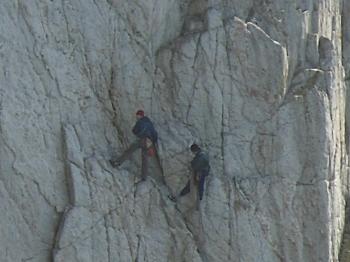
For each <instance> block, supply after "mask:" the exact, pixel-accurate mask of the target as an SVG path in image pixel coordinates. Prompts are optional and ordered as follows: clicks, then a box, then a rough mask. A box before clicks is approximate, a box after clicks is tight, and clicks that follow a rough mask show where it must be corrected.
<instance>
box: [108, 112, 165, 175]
mask: <svg viewBox="0 0 350 262" xmlns="http://www.w3.org/2000/svg"><path fill="white" fill-rule="evenodd" d="M136 118H137V121H136V124H135V126H134V127H133V129H132V132H133V133H134V135H135V136H137V140H136V141H135V142H134V143H132V144H131V145H130V146H129V148H128V149H127V150H125V152H124V153H123V154H122V155H121V156H120V157H117V158H115V159H111V160H110V163H111V165H112V166H113V167H118V166H120V165H121V164H122V163H123V162H124V161H125V160H127V159H128V158H129V157H130V156H131V154H132V153H134V152H135V151H136V150H137V149H139V148H141V158H142V166H141V177H142V180H143V181H144V180H146V177H147V175H148V158H149V157H150V156H154V155H155V154H156V144H157V141H158V133H157V131H156V130H155V128H154V125H153V123H152V121H151V120H150V119H149V118H148V117H147V116H145V112H144V111H143V110H138V111H137V112H136Z"/></svg>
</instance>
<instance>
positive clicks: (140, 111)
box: [136, 110, 145, 116]
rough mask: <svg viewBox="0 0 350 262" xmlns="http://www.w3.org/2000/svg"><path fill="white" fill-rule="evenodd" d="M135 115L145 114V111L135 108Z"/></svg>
mask: <svg viewBox="0 0 350 262" xmlns="http://www.w3.org/2000/svg"><path fill="white" fill-rule="evenodd" d="M136 115H137V116H145V112H144V111H143V110H137V112H136Z"/></svg>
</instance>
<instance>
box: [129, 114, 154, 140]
mask: <svg viewBox="0 0 350 262" xmlns="http://www.w3.org/2000/svg"><path fill="white" fill-rule="evenodd" d="M132 132H133V133H134V135H136V136H137V137H138V138H149V139H151V140H152V142H153V143H157V140H158V133H157V131H156V130H155V129H154V126H153V123H152V121H151V120H150V119H149V118H148V117H147V116H144V117H142V118H140V119H139V120H137V122H136V124H135V126H134V127H133V129H132Z"/></svg>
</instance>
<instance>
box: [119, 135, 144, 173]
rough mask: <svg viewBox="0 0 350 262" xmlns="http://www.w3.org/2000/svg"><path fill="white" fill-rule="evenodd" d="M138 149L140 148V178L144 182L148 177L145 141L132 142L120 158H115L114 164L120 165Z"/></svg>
mask: <svg viewBox="0 0 350 262" xmlns="http://www.w3.org/2000/svg"><path fill="white" fill-rule="evenodd" d="M139 148H141V159H142V164H141V177H142V179H143V180H145V179H146V177H147V175H148V154H147V148H146V141H145V139H139V140H136V141H135V142H133V143H132V144H131V145H130V146H129V148H128V149H127V150H125V151H124V153H123V154H122V155H121V156H120V157H118V158H116V160H115V162H117V163H118V164H119V165H121V164H122V163H123V162H124V161H125V160H127V159H129V158H130V156H131V155H132V153H134V152H135V151H136V150H137V149H139Z"/></svg>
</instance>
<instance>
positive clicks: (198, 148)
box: [190, 143, 201, 154]
mask: <svg viewBox="0 0 350 262" xmlns="http://www.w3.org/2000/svg"><path fill="white" fill-rule="evenodd" d="M190 149H191V152H192V153H193V154H196V153H198V152H199V151H200V150H201V148H200V147H199V146H198V145H197V144H195V143H193V144H192V145H191V147H190Z"/></svg>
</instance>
